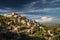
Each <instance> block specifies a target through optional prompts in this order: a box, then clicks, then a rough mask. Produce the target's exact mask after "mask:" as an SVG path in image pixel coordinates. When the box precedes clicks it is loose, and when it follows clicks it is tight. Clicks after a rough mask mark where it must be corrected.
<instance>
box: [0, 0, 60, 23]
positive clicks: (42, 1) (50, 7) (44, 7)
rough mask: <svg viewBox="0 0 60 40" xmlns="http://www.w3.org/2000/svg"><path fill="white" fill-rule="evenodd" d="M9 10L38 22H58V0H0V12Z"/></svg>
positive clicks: (59, 3)
mask: <svg viewBox="0 0 60 40" xmlns="http://www.w3.org/2000/svg"><path fill="white" fill-rule="evenodd" d="M10 12H15V13H18V14H21V15H23V16H26V17H27V18H28V19H31V20H35V21H37V22H40V23H60V0H0V14H4V13H10Z"/></svg>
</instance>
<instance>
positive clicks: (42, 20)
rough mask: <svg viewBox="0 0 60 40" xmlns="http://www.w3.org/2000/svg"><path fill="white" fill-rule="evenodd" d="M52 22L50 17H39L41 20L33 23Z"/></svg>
mask: <svg viewBox="0 0 60 40" xmlns="http://www.w3.org/2000/svg"><path fill="white" fill-rule="evenodd" d="M52 20H53V18H52V17H41V19H36V20H35V21H37V22H50V21H52Z"/></svg>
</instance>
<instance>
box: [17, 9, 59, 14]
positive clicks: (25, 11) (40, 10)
mask: <svg viewBox="0 0 60 40" xmlns="http://www.w3.org/2000/svg"><path fill="white" fill-rule="evenodd" d="M56 11H60V8H43V9H27V10H22V11H19V12H17V13H30V12H56Z"/></svg>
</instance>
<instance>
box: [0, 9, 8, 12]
mask: <svg viewBox="0 0 60 40" xmlns="http://www.w3.org/2000/svg"><path fill="white" fill-rule="evenodd" d="M0 12H8V11H7V10H3V9H0Z"/></svg>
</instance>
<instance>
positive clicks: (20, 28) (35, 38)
mask: <svg viewBox="0 0 60 40" xmlns="http://www.w3.org/2000/svg"><path fill="white" fill-rule="evenodd" d="M0 35H1V36H0V40H60V30H57V29H56V28H54V29H53V30H50V29H48V28H47V27H46V26H45V25H42V24H40V23H38V22H36V21H32V20H29V19H27V18H26V17H25V16H22V15H19V14H16V13H8V14H3V15H0Z"/></svg>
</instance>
